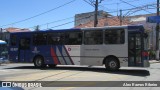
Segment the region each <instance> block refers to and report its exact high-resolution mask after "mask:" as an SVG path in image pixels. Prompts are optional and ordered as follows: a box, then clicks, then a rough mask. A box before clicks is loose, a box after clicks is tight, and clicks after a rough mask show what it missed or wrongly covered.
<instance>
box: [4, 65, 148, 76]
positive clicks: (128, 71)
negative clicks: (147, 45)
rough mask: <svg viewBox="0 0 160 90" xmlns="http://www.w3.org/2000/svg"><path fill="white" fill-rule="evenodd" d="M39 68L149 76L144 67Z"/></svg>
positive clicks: (32, 67) (28, 67) (30, 67)
mask: <svg viewBox="0 0 160 90" xmlns="http://www.w3.org/2000/svg"><path fill="white" fill-rule="evenodd" d="M5 69H39V68H36V67H34V66H19V67H12V68H5ZM40 70H73V71H90V72H100V73H111V74H122V75H131V76H142V77H143V76H149V75H150V72H149V71H148V70H145V69H120V70H118V71H107V70H106V69H105V68H95V67H93V68H88V67H70V66H67V67H66V66H65V67H62V66H57V67H55V68H49V67H46V68H42V69H40Z"/></svg>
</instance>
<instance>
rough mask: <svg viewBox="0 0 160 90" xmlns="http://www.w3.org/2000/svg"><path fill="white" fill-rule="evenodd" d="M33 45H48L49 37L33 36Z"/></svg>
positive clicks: (42, 35) (44, 35)
mask: <svg viewBox="0 0 160 90" xmlns="http://www.w3.org/2000/svg"><path fill="white" fill-rule="evenodd" d="M33 44H34V45H46V44H47V35H46V34H35V35H33Z"/></svg>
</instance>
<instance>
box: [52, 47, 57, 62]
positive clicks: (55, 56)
mask: <svg viewBox="0 0 160 90" xmlns="http://www.w3.org/2000/svg"><path fill="white" fill-rule="evenodd" d="M51 56H52V58H53V61H54V64H59V61H58V57H57V55H56V53H55V51H54V49H53V48H51Z"/></svg>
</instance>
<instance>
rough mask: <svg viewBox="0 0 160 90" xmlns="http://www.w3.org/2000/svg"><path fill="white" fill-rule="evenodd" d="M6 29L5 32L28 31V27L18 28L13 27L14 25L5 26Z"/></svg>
mask: <svg viewBox="0 0 160 90" xmlns="http://www.w3.org/2000/svg"><path fill="white" fill-rule="evenodd" d="M5 30H6V32H10V33H11V32H30V30H29V29H26V28H25V29H20V28H14V27H9V28H6V29H5Z"/></svg>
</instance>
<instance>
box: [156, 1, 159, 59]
mask: <svg viewBox="0 0 160 90" xmlns="http://www.w3.org/2000/svg"><path fill="white" fill-rule="evenodd" d="M157 16H159V0H157ZM156 42H157V43H156V59H157V60H159V23H157V24H156Z"/></svg>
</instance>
